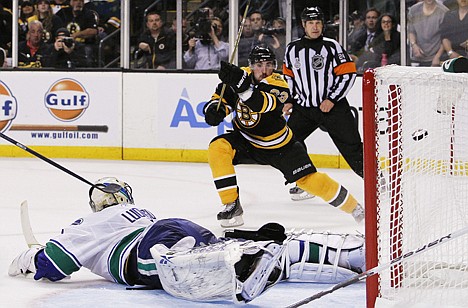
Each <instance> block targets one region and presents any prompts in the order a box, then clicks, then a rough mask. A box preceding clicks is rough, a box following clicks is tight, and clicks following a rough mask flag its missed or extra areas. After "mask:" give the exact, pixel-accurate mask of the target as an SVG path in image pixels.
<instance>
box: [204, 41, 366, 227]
mask: <svg viewBox="0 0 468 308" xmlns="http://www.w3.org/2000/svg"><path fill="white" fill-rule="evenodd" d="M275 69H276V58H275V55H274V53H273V52H272V51H271V50H270V49H268V48H264V47H260V46H256V47H255V48H254V49H253V50H252V51H251V53H250V55H249V67H243V68H239V67H237V66H235V65H232V64H229V63H226V62H221V69H220V70H219V74H218V75H219V78H220V79H221V81H222V82H223V83H224V84H226V85H227V87H226V91H225V93H224V97H222V101H221V102H220V94H221V92H222V88H223V84H219V85H218V87H217V88H216V91H215V93H214V94H213V95H212V97H211V100H210V101H209V102H207V104H206V105H205V106H204V113H205V121H206V123H208V124H209V125H212V126H217V125H219V124H220V123H221V122H222V121H223V119H224V118H225V117H226V116H227V115H228V114H229V113H231V112H233V111H235V115H234V119H233V121H232V122H233V127H234V131H232V132H229V133H226V134H223V135H220V136H217V137H215V138H214V139H213V140H212V141H211V143H210V145H209V148H208V162H209V164H210V168H211V171H212V175H213V178H214V183H215V186H216V189H217V191H218V193H219V196H220V198H221V201H222V203H223V204H224V209H223V210H222V211H221V212H219V213H218V216H217V219H218V220H219V221H220V223H221V226H222V227H232V226H239V225H242V224H243V219H242V214H243V210H242V207H241V204H240V202H239V188H238V186H237V178H236V173H235V170H234V165H237V164H246V163H258V164H265V165H270V166H272V167H274V168H276V169H278V170H279V171H281V172H282V173H283V175H284V177H285V179H286V182H287V183H294V182H296V183H297V185H298V186H299V187H300V188H302V189H304V190H305V191H307V192H309V193H311V194H314V195H316V196H319V197H321V198H322V199H323V200H325V201H326V202H328V203H329V204H330V205H332V206H334V207H337V208H339V209H341V210H343V211H345V212H347V213H351V214H352V215H353V217H354V218H355V220H356V221H357V222H360V221H362V220H363V218H364V211H363V208H362V206H361V205H360V204H359V203H358V202H357V200H356V199H355V198H354V197H353V196H352V195H351V194H350V193H349V192H348V190H347V189H346V188H345V187H343V186H342V185H340V184H339V183H337V182H336V181H334V180H333V179H331V178H330V177H329V176H328V175H327V174H325V173H322V172H317V169H316V168H315V166H314V164H313V163H312V161H311V160H310V158H309V156H308V154H307V151H306V149H305V148H304V146H303V145H302V144H301V143H299V142H297V141H296V140H295V138H294V135H293V132H292V130H291V129H290V128H289V127H288V126H287V124H286V120H285V118H284V116H283V111H282V109H283V106H284V104H285V103H291V102H292V98H291V96H290V92H289V88H288V84H287V83H286V82H285V80H284V79H283V78H282V76H281V75H280V74H278V73H275V72H274V70H275Z"/></svg>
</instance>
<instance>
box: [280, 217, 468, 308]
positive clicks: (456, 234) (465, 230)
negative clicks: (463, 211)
mask: <svg viewBox="0 0 468 308" xmlns="http://www.w3.org/2000/svg"><path fill="white" fill-rule="evenodd" d="M467 233H468V226H467V227H465V228H463V229H460V230H458V231H455V232H453V233H449V234H447V235H445V236H442V237H441V238H439V239H437V240H434V241H432V242H429V243H426V244H425V245H423V246H422V247H421V248H418V249H415V250H412V251H409V252H407V253H405V254H403V255H402V256H401V257H398V258H395V259H393V260H391V261H390V262H388V263H385V264H381V265H378V266H376V267H373V268H371V269H370V270H367V271H365V272H364V273H361V274H359V275H356V276H354V277H353V278H350V279H348V280H345V281H343V282H340V283H338V284H336V285H334V286H333V287H331V288H329V289H327V290H324V291H321V292H318V293H316V294H314V295H312V296H309V297H307V298H305V299H303V300H301V301H298V302H296V303H294V304H292V305H289V306H287V307H286V308H296V307H300V306H302V305H305V304H307V303H310V302H311V301H313V300H316V299H319V298H321V297H322V296H324V295H327V294H330V293H333V292H335V291H336V290H338V289H341V288H344V287H347V286H349V285H352V284H354V283H356V282H359V281H362V280H365V279H366V278H368V277H370V276H373V275H375V274H378V273H380V272H381V271H383V270H385V269H387V268H389V267H391V266H392V265H396V264H399V263H401V262H403V261H406V260H407V259H409V258H411V257H413V256H416V255H419V254H422V253H424V252H426V251H428V250H429V249H432V248H434V247H436V246H439V245H441V244H443V243H446V242H447V241H450V240H453V239H455V238H457V237H460V236H463V235H465V234H467Z"/></svg>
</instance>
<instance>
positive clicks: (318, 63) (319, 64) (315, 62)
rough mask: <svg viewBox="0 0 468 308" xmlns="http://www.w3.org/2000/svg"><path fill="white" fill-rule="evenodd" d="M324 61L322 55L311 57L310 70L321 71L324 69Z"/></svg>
mask: <svg viewBox="0 0 468 308" xmlns="http://www.w3.org/2000/svg"><path fill="white" fill-rule="evenodd" d="M324 63H325V61H324V59H323V57H322V55H315V56H313V57H312V68H313V69H314V70H316V71H317V70H321V69H322V68H323V67H324V65H325V64H324Z"/></svg>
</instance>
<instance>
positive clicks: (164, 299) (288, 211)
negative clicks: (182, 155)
mask: <svg viewBox="0 0 468 308" xmlns="http://www.w3.org/2000/svg"><path fill="white" fill-rule="evenodd" d="M56 161H57V162H58V163H60V164H62V165H63V166H65V167H66V168H68V169H70V170H72V171H74V172H75V173H77V174H79V175H81V176H82V177H84V178H86V179H88V180H90V181H91V182H93V181H95V180H96V179H98V178H100V177H104V176H116V177H118V178H120V179H122V180H125V181H126V182H128V183H129V184H130V185H131V186H132V188H133V196H134V198H135V203H136V204H137V205H138V206H139V207H144V208H148V209H149V210H151V211H152V212H153V213H154V214H155V215H156V216H157V217H158V218H168V217H183V218H187V219H190V220H192V221H194V222H196V223H198V224H200V225H203V226H204V227H207V228H208V229H210V230H211V231H213V232H214V233H215V234H216V235H218V236H220V235H221V234H222V230H223V229H222V228H221V227H220V226H219V225H218V223H217V221H216V213H217V212H218V211H219V210H220V209H221V207H220V201H219V198H218V196H217V194H216V191H215V189H214V184H213V182H212V178H211V172H210V169H209V167H208V165H207V164H203V163H164V162H142V161H109V160H71V159H57V160H56ZM236 170H237V174H238V183H239V186H240V196H241V202H242V206H243V208H244V212H245V213H244V221H245V225H244V226H243V228H246V229H254V228H258V227H260V226H261V225H262V224H264V223H267V222H272V221H275V222H278V223H281V224H283V225H284V226H285V227H286V228H287V229H289V228H296V229H302V228H305V229H314V230H316V231H325V230H329V231H332V232H349V233H356V232H364V227H363V226H362V225H361V226H359V225H357V224H356V223H355V222H354V220H353V218H352V217H351V215H348V214H345V213H344V212H342V211H339V210H337V209H334V208H332V207H331V206H329V205H327V204H326V203H325V202H323V201H322V200H321V199H319V198H314V199H311V200H305V201H291V199H290V198H289V194H288V189H289V188H290V187H292V186H291V185H288V186H285V185H284V179H283V177H282V175H281V173H280V172H279V171H277V170H275V169H273V168H271V167H267V166H250V165H249V166H238V167H236ZM320 171H324V172H327V173H328V174H329V175H330V176H331V177H332V178H334V179H336V180H338V181H339V182H340V183H341V184H343V185H344V186H346V187H347V188H348V190H349V191H351V192H352V193H353V194H354V196H355V197H356V198H357V199H358V200H359V201H363V188H362V187H363V182H362V179H361V178H359V177H358V176H357V175H355V174H354V173H353V172H352V171H350V170H338V169H323V170H320ZM0 175H1V177H0V189H1V196H2V202H1V205H0V246H1V247H2V249H1V251H2V253H1V254H0V307H92V306H94V307H113V308H117V307H125V308H128V307H149V306H152V307H171V308H174V307H230V306H233V304H232V303H231V302H215V303H194V302H189V301H184V300H180V299H176V298H174V297H172V296H170V295H168V294H167V293H165V292H164V291H159V290H158V291H148V290H145V291H143V290H131V291H130V290H126V289H125V286H122V285H117V284H114V283H111V282H107V281H106V280H104V279H102V278H100V277H98V276H95V275H94V274H92V273H90V272H89V271H88V270H86V269H82V270H80V271H79V272H77V273H74V274H73V275H72V277H71V278H70V279H66V280H64V281H61V282H56V283H52V282H47V281H40V282H37V281H34V280H33V279H27V278H23V277H9V276H8V274H7V272H8V266H9V265H10V262H11V261H12V260H13V259H14V258H15V256H16V255H17V254H19V253H20V252H21V251H22V250H25V249H26V244H25V241H24V239H23V235H22V232H21V224H20V203H21V202H22V201H23V200H28V203H29V215H30V217H31V225H32V228H33V231H34V233H35V235H36V237H37V239H38V240H39V241H40V242H46V241H47V240H48V239H49V238H50V237H52V236H53V235H55V234H57V233H58V232H60V230H61V228H62V227H64V226H66V225H68V224H70V223H72V222H73V221H75V220H76V219H77V218H79V217H82V216H84V215H87V214H88V213H90V211H91V210H90V208H89V206H88V188H89V187H88V185H87V184H85V183H83V182H81V181H79V180H77V179H75V178H73V177H71V176H70V175H68V174H66V173H64V172H63V171H60V170H58V169H56V168H55V167H53V166H51V165H49V164H47V163H45V162H43V161H41V160H39V159H37V158H0ZM331 286H332V285H327V284H312V283H288V282H284V283H280V284H278V285H277V286H275V287H273V288H272V289H270V290H269V291H268V292H266V293H265V294H263V295H262V296H261V297H259V298H257V299H255V300H254V301H252V302H250V303H249V304H247V305H246V306H248V307H284V306H287V305H290V304H293V303H295V302H297V301H299V300H302V299H303V298H306V297H308V296H311V295H313V294H315V293H317V292H319V291H321V290H323V289H328V288H330V287H331ZM306 306H310V307H312V306H313V307H365V284H364V283H362V282H360V283H357V284H354V285H351V286H349V287H346V288H343V289H340V290H338V291H336V292H334V293H333V294H330V295H326V296H324V297H323V298H321V299H319V300H317V301H313V302H312V303H309V304H308V305H306Z"/></svg>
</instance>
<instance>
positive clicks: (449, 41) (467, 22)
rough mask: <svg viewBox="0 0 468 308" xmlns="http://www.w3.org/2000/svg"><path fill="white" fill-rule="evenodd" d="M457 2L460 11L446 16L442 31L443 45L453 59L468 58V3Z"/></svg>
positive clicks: (463, 1) (460, 0)
mask: <svg viewBox="0 0 468 308" xmlns="http://www.w3.org/2000/svg"><path fill="white" fill-rule="evenodd" d="M457 2H458V9H456V10H452V11H448V12H447V13H446V14H445V16H444V20H443V21H442V25H441V29H440V32H441V37H442V44H443V45H444V49H445V52H446V53H447V56H448V57H449V58H451V59H453V58H458V57H459V56H463V57H468V16H467V15H468V1H467V0H457Z"/></svg>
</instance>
